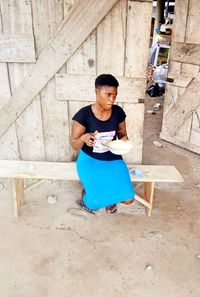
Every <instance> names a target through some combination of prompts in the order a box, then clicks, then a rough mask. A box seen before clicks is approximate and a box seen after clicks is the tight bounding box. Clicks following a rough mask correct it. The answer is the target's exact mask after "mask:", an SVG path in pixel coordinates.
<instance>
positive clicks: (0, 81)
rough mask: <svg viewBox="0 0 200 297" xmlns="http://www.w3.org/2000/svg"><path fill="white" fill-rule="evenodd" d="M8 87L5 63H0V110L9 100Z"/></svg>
mask: <svg viewBox="0 0 200 297" xmlns="http://www.w3.org/2000/svg"><path fill="white" fill-rule="evenodd" d="M10 96H11V93H10V85H9V77H8V68H7V65H6V63H0V109H1V108H2V107H3V106H4V105H5V104H6V102H7V101H8V99H9V98H10Z"/></svg>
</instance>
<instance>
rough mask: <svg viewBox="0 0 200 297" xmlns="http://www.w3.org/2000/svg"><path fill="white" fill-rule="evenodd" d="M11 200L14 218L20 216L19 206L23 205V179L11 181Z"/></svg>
mask: <svg viewBox="0 0 200 297" xmlns="http://www.w3.org/2000/svg"><path fill="white" fill-rule="evenodd" d="M13 199H14V216H15V217H18V216H19V214H20V206H21V205H23V204H24V179H22V178H15V179H14V180H13Z"/></svg>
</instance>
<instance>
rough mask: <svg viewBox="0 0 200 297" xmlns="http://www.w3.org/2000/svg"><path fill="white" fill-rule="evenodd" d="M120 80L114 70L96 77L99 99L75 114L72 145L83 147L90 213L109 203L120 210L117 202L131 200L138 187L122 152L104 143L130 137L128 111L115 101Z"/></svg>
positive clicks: (81, 170) (81, 169)
mask: <svg viewBox="0 0 200 297" xmlns="http://www.w3.org/2000/svg"><path fill="white" fill-rule="evenodd" d="M118 86H119V83H118V81H117V79H116V78H115V77H114V76H112V75H111V74H102V75H99V76H98V77H97V78H96V80H95V93H96V102H95V103H94V104H92V105H88V106H85V107H83V108H81V109H80V110H79V111H78V112H77V113H76V114H75V115H74V117H73V124H72V131H71V145H72V147H73V148H74V149H75V150H79V155H78V159H77V171H78V175H79V177H80V180H81V182H82V184H83V187H84V189H83V191H82V200H81V206H82V208H84V209H85V210H87V211H88V212H90V213H94V211H95V210H97V209H99V208H102V207H106V211H107V212H109V213H115V212H116V211H117V206H116V204H117V203H119V202H123V203H125V204H130V203H132V202H133V200H134V195H135V192H134V189H133V186H132V183H131V180H130V176H129V172H128V169H127V166H126V164H125V162H124V161H123V159H122V156H121V155H115V154H113V153H111V152H110V151H109V150H108V148H107V147H106V146H105V145H104V143H105V142H109V141H111V140H115V139H117V138H118V139H122V140H125V141H126V140H128V137H127V132H126V122H125V118H126V115H125V113H124V111H123V109H122V108H121V107H119V106H118V105H114V102H115V100H116V97H117V89H118Z"/></svg>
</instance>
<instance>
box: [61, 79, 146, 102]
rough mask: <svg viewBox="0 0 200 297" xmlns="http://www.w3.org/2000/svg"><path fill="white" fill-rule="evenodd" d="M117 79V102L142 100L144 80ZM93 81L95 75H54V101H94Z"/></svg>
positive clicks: (144, 86)
mask: <svg viewBox="0 0 200 297" xmlns="http://www.w3.org/2000/svg"><path fill="white" fill-rule="evenodd" d="M117 79H118V81H119V84H120V86H119V93H118V95H117V101H118V102H132V103H138V99H139V98H144V95H145V89H146V79H145V78H126V77H117ZM94 80H95V75H68V74H56V99H57V100H70V101H71V100H73V101H86V102H87V101H95V88H94ZM77 86H78V88H77Z"/></svg>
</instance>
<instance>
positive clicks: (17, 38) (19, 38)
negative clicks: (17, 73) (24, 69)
mask: <svg viewBox="0 0 200 297" xmlns="http://www.w3.org/2000/svg"><path fill="white" fill-rule="evenodd" d="M35 61H36V58H35V46H34V37H33V35H32V34H0V62H14V63H30V62H35Z"/></svg>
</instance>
